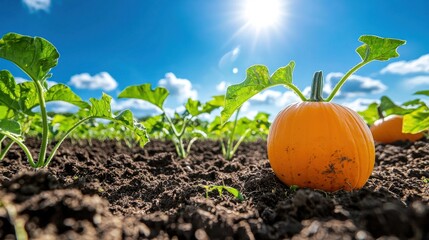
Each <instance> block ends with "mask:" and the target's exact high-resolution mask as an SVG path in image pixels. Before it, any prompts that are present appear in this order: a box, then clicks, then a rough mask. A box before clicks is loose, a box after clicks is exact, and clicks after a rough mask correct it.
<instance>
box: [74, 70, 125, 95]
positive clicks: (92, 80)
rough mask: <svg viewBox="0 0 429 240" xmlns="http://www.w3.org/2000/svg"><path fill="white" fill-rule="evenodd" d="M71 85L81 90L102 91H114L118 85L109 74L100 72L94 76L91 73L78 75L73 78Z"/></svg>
mask: <svg viewBox="0 0 429 240" xmlns="http://www.w3.org/2000/svg"><path fill="white" fill-rule="evenodd" d="M69 84H70V85H71V86H74V87H76V88H79V89H102V90H104V91H112V90H114V89H116V87H117V86H118V83H117V82H116V80H115V79H113V77H112V76H110V74H109V73H108V72H100V73H98V74H96V75H94V76H91V75H90V74H89V73H81V74H76V75H74V76H72V77H71V79H70V82H69Z"/></svg>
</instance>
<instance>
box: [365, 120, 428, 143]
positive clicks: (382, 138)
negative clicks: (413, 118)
mask: <svg viewBox="0 0 429 240" xmlns="http://www.w3.org/2000/svg"><path fill="white" fill-rule="evenodd" d="M402 123H403V117H402V116H399V115H390V116H388V117H385V118H382V119H379V120H377V121H375V122H374V124H373V125H372V126H371V128H370V129H371V132H372V136H373V137H374V141H376V142H379V143H393V142H397V141H407V140H408V141H410V142H415V141H417V140H419V139H421V138H423V136H424V135H423V133H421V132H420V133H415V134H411V133H403V132H402Z"/></svg>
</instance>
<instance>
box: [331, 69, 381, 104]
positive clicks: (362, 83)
mask: <svg viewBox="0 0 429 240" xmlns="http://www.w3.org/2000/svg"><path fill="white" fill-rule="evenodd" d="M343 75H344V74H343V73H339V72H332V73H329V74H328V75H327V76H326V84H325V86H324V87H323V92H324V93H331V92H332V89H333V88H334V87H335V85H336V84H337V83H338V82H339V81H340V79H341V77H342V76H343ZM386 89H387V86H386V85H384V84H383V83H382V82H381V81H380V80H377V79H372V78H369V77H362V76H358V75H351V76H350V77H349V78H348V80H347V82H346V83H345V84H344V85H343V86H342V87H341V89H340V92H339V93H338V94H337V96H336V97H337V98H338V97H343V98H347V97H357V96H363V95H366V94H377V93H382V92H384V91H385V90H386ZM326 96H327V95H326ZM326 96H325V97H326Z"/></svg>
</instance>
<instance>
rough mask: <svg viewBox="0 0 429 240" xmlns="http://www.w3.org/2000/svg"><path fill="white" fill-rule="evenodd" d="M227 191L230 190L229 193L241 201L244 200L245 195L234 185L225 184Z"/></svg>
mask: <svg viewBox="0 0 429 240" xmlns="http://www.w3.org/2000/svg"><path fill="white" fill-rule="evenodd" d="M223 188H224V189H225V190H226V191H228V192H229V193H231V194H232V195H233V196H234V197H235V198H237V199H238V200H240V201H243V200H244V197H243V195H242V194H241V192H240V191H238V190H237V189H235V188H233V187H227V186H224V187H223Z"/></svg>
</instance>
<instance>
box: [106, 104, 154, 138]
mask: <svg viewBox="0 0 429 240" xmlns="http://www.w3.org/2000/svg"><path fill="white" fill-rule="evenodd" d="M114 121H115V122H116V123H120V124H122V125H124V126H126V127H127V128H128V129H130V130H132V131H133V133H134V134H135V135H136V136H137V140H138V142H139V144H140V146H141V147H144V145H145V144H146V143H148V142H149V137H148V135H147V132H146V128H145V127H144V126H143V124H141V123H139V122H137V121H135V119H134V116H133V113H132V112H131V111H130V110H125V111H123V112H121V113H120V114H119V115H118V116H116V117H115V118H114Z"/></svg>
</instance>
